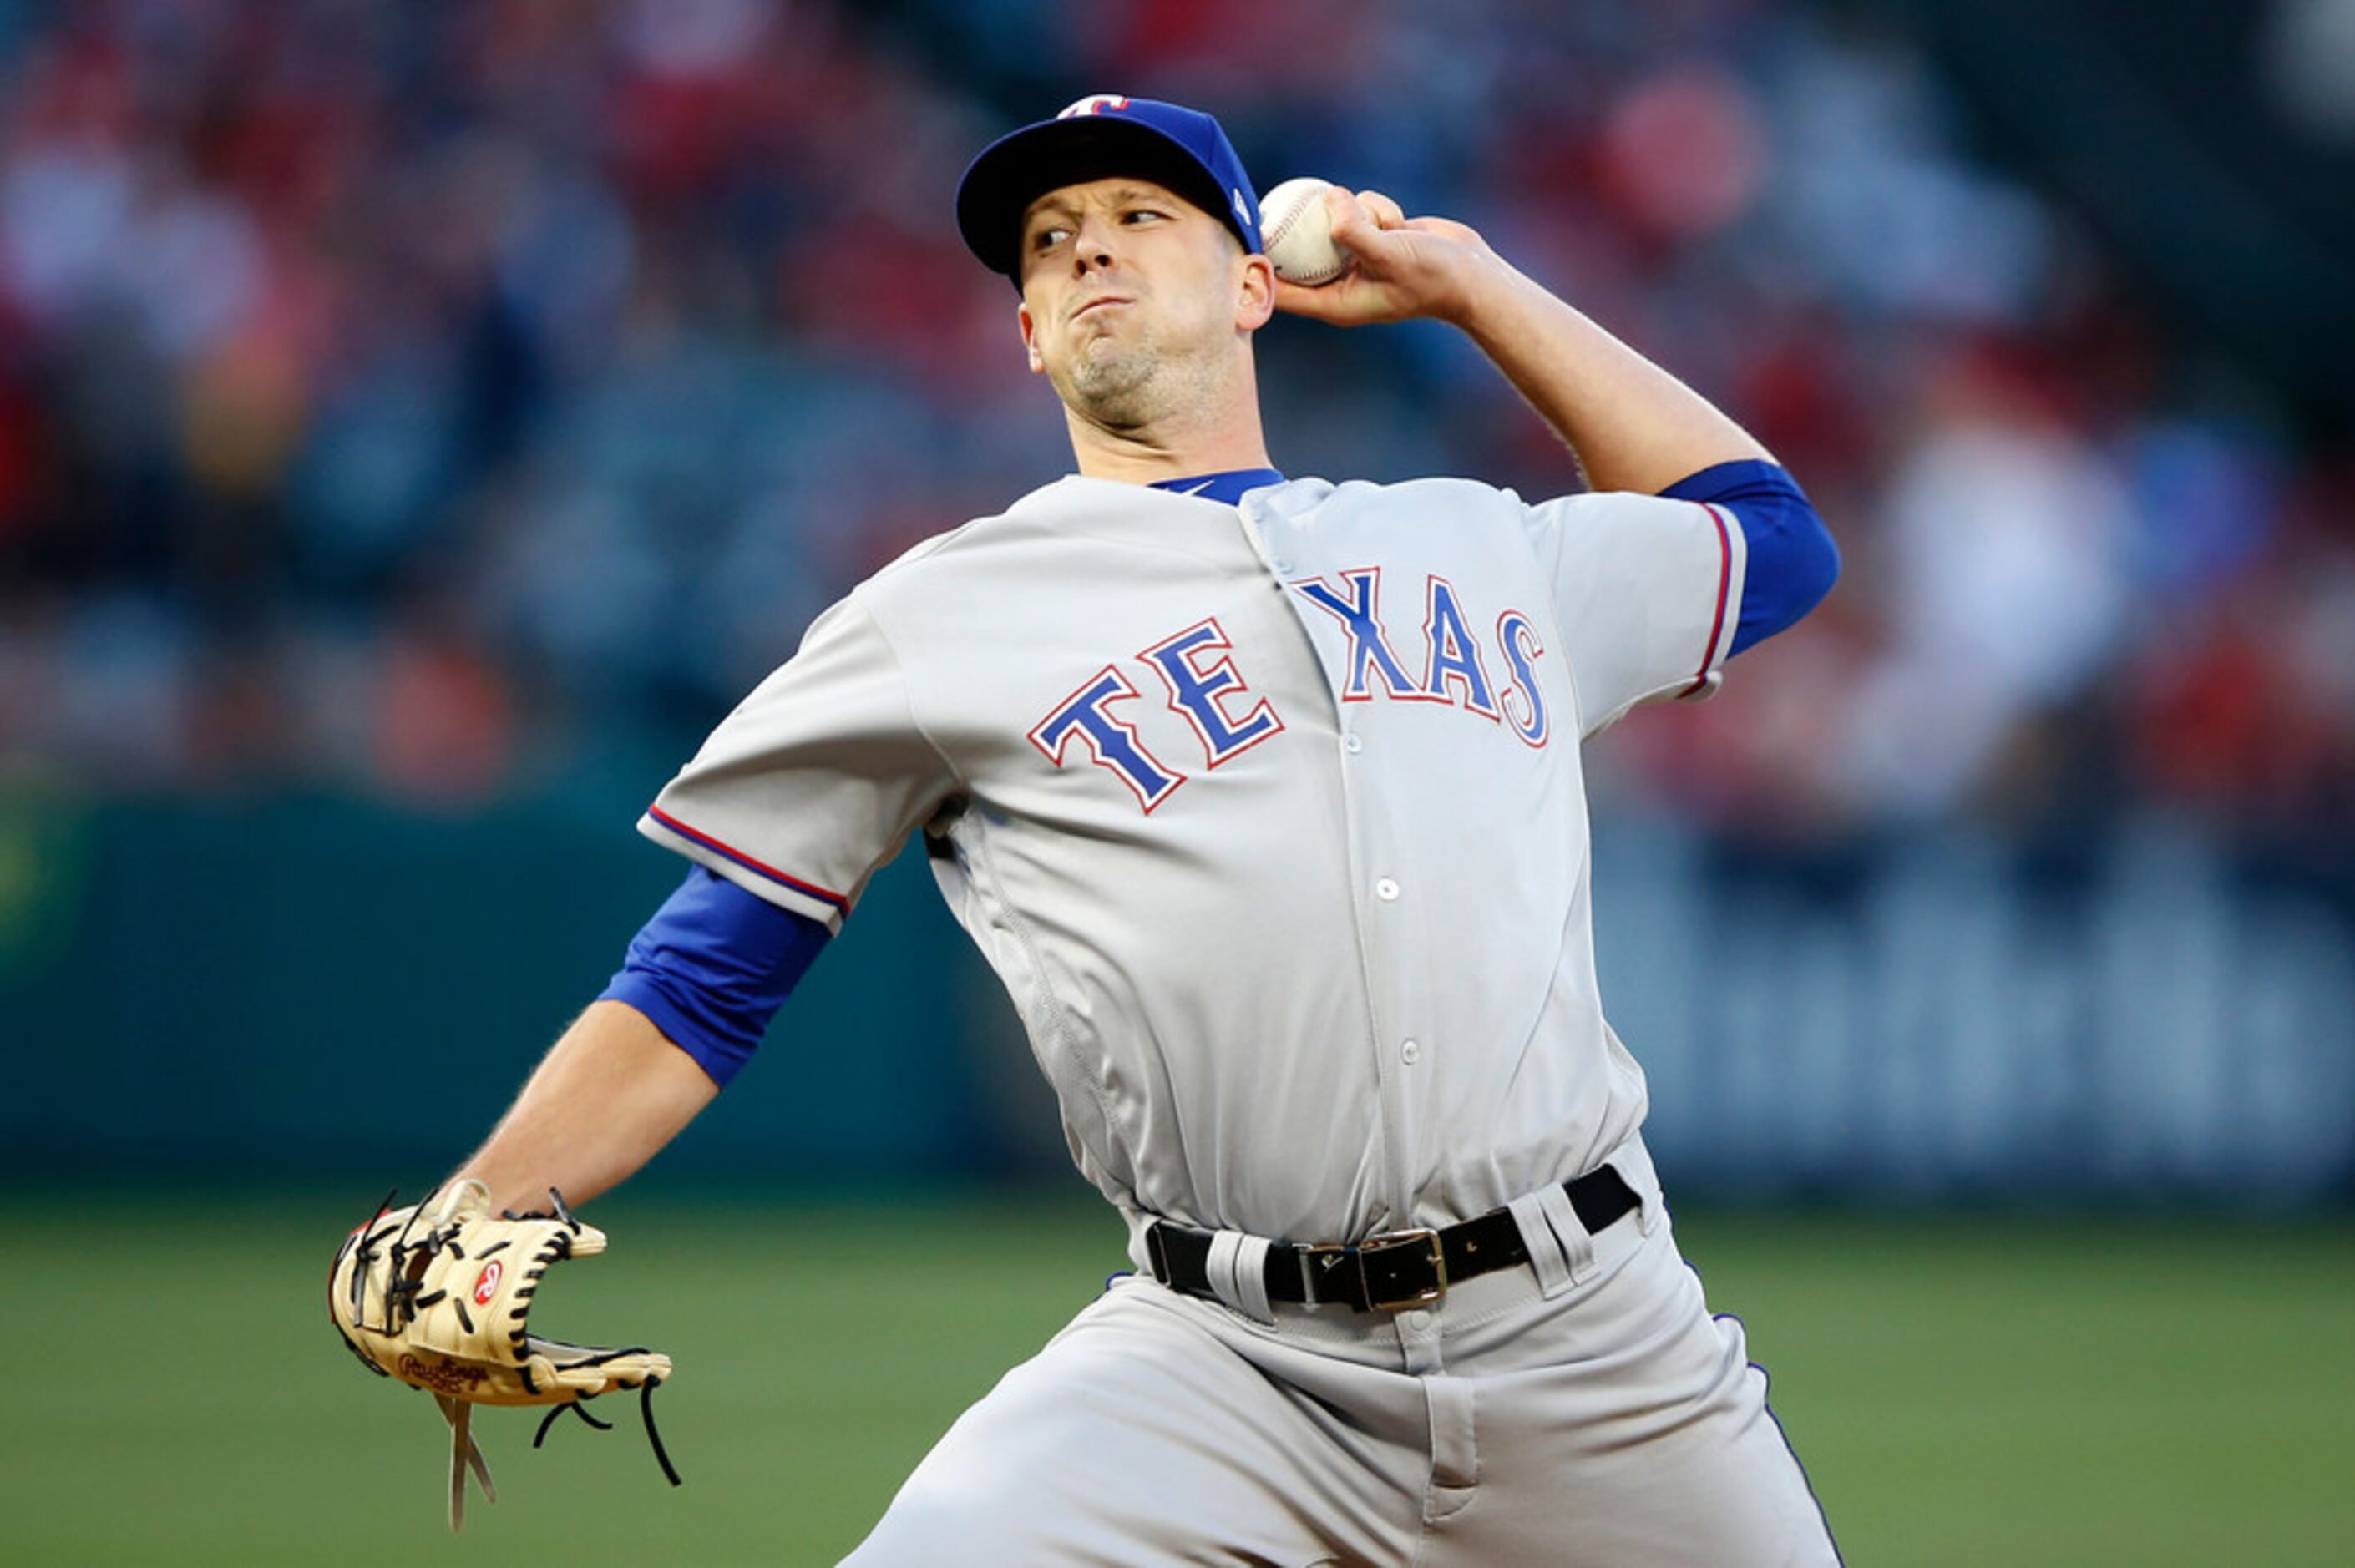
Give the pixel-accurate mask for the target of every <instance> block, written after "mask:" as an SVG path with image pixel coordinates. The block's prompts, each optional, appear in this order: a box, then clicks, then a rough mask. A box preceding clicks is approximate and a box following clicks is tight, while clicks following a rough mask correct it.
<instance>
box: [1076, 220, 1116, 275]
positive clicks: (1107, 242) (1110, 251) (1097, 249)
mask: <svg viewBox="0 0 2355 1568" xmlns="http://www.w3.org/2000/svg"><path fill="white" fill-rule="evenodd" d="M1118 234H1119V229H1118V228H1115V227H1114V225H1113V224H1112V223H1111V222H1110V221H1109V220H1108V219H1106V218H1104V217H1100V216H1097V215H1095V214H1089V215H1086V216H1084V217H1082V218H1081V219H1080V227H1079V229H1078V231H1077V232H1076V233H1074V234H1073V235H1072V236H1071V257H1072V260H1073V264H1074V265H1075V266H1077V267H1078V268H1079V270H1081V272H1082V273H1085V272H1087V271H1089V270H1103V269H1105V268H1110V267H1116V266H1118V265H1119V264H1120V250H1119V248H1118V246H1117V245H1116V244H1114V239H1115V238H1116V237H1117V236H1118Z"/></svg>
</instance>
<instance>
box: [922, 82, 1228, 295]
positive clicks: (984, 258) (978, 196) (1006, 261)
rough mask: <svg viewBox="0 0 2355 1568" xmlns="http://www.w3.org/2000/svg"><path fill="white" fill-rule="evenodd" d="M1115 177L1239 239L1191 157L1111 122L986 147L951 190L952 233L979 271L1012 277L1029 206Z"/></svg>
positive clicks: (1158, 137) (1082, 122)
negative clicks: (1155, 192)
mask: <svg viewBox="0 0 2355 1568" xmlns="http://www.w3.org/2000/svg"><path fill="white" fill-rule="evenodd" d="M1116 175H1136V176H1138V177H1140V178H1143V179H1148V180H1151V181H1153V182H1154V183H1155V184H1156V185H1165V186H1167V188H1169V189H1170V190H1173V191H1175V192H1177V194H1178V195H1179V196H1184V197H1185V198H1186V199H1187V200H1188V201H1189V202H1192V203H1193V204H1194V205H1195V206H1196V207H1200V208H1201V209H1202V210H1203V211H1204V212H1207V213H1209V214H1210V215H1211V216H1212V217H1216V218H1219V219H1220V221H1222V222H1224V223H1225V224H1226V225H1227V227H1228V228H1230V229H1231V230H1234V232H1235V233H1236V234H1237V235H1238V237H1240V236H1241V230H1240V229H1236V228H1235V224H1234V220H1233V218H1232V217H1231V216H1230V215H1229V214H1228V211H1227V194H1226V192H1224V191H1222V190H1220V188H1219V186H1218V182H1217V181H1215V180H1213V179H1212V178H1211V177H1210V175H1209V170H1207V169H1205V168H1204V167H1203V166H1202V164H1201V163H1200V161H1199V159H1197V158H1196V157H1195V156H1194V154H1192V153H1190V152H1188V150H1187V149H1186V147H1185V146H1184V145H1183V144H1182V143H1179V142H1178V141H1177V139H1176V138H1175V137H1172V136H1169V135H1167V134H1166V133H1164V132H1161V131H1158V130H1156V129H1155V128H1154V127H1152V126H1150V125H1146V124H1142V123H1140V122H1136V121H1134V120H1122V119H1118V118H1115V117H1114V116H1112V115H1088V116H1074V117H1073V118H1071V119H1070V120H1050V121H1047V122H1043V123H1041V124H1038V125H1030V126H1026V127H1024V128H1023V129H1022V130H1019V131H1017V132H1013V133H1012V134H1011V135H1008V136H1005V137H1002V138H1000V139H999V140H998V141H996V142H994V143H991V144H990V145H989V146H988V147H987V148H986V149H984V150H983V152H982V154H981V156H979V157H977V158H975V160H974V161H973V166H972V167H971V168H969V169H967V170H966V171H965V175H964V183H963V184H961V185H959V186H958V187H957V204H956V210H957V229H958V231H959V232H960V233H962V234H963V235H964V242H965V247H966V249H969V250H971V251H972V252H973V253H974V254H975V256H977V257H979V258H980V259H981V264H982V265H983V266H985V267H986V268H988V269H989V270H991V271H993V272H1003V273H1005V274H1006V275H1007V277H1009V278H1017V277H1019V276H1020V273H1021V260H1022V217H1023V215H1024V214H1025V213H1027V212H1028V211H1029V210H1030V204H1031V203H1032V202H1034V201H1037V200H1038V199H1039V197H1040V196H1045V195H1046V194H1047V193H1048V192H1049V191H1051V190H1056V189H1059V188H1060V187H1061V186H1064V185H1079V184H1082V183H1083V182H1085V181H1088V180H1102V179H1110V178H1113V177H1114V176H1116ZM1245 243H1249V242H1248V241H1245Z"/></svg>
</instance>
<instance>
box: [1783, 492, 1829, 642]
mask: <svg viewBox="0 0 2355 1568" xmlns="http://www.w3.org/2000/svg"><path fill="white" fill-rule="evenodd" d="M1792 533H1793V535H1795V536H1794V537H1793V539H1792V541H1791V556H1792V560H1791V566H1790V572H1791V578H1792V586H1791V598H1792V600H1793V602H1794V603H1795V604H1796V607H1797V608H1796V611H1795V612H1794V613H1793V615H1792V617H1791V619H1792V620H1799V619H1800V618H1801V617H1803V616H1805V615H1806V614H1807V613H1808V612H1809V611H1810V610H1813V609H1815V608H1816V606H1817V605H1819V604H1821V603H1823V602H1824V600H1825V599H1826V598H1828V596H1829V595H1830V593H1831V591H1832V587H1833V585H1834V584H1836V583H1838V581H1839V575H1840V551H1839V541H1838V540H1837V539H1835V538H1833V537H1832V531H1831V530H1830V529H1829V528H1827V527H1826V526H1824V520H1823V517H1822V516H1821V515H1820V514H1818V513H1817V511H1816V509H1815V508H1814V507H1813V506H1809V507H1808V508H1807V509H1806V523H1805V524H1804V525H1802V526H1800V527H1796V528H1794V529H1793V530H1792Z"/></svg>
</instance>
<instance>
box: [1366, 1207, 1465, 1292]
mask: <svg viewBox="0 0 2355 1568" xmlns="http://www.w3.org/2000/svg"><path fill="white" fill-rule="evenodd" d="M1403 1247H1421V1248H1423V1249H1424V1252H1425V1255H1427V1256H1428V1257H1429V1258H1430V1259H1431V1283H1430V1284H1429V1285H1426V1286H1422V1287H1418V1288H1416V1289H1415V1290H1414V1291H1413V1292H1412V1293H1411V1294H1409V1295H1405V1296H1399V1297H1377V1296H1376V1295H1375V1294H1374V1281H1373V1277H1372V1276H1371V1275H1369V1274H1368V1273H1367V1272H1366V1259H1367V1258H1369V1257H1372V1256H1379V1255H1382V1254H1384V1253H1392V1252H1397V1251H1399V1250H1400V1249H1401V1248H1403ZM1358 1278H1359V1283H1360V1284H1361V1285H1362V1286H1363V1287H1365V1293H1366V1308H1367V1310H1368V1311H1372V1312H1393V1311H1396V1310H1397V1309H1398V1308H1401V1307H1421V1306H1424V1305H1427V1304H1428V1303H1430V1302H1433V1301H1436V1300H1438V1299H1439V1298H1441V1297H1443V1296H1444V1295H1446V1294H1447V1255H1446V1254H1445V1253H1444V1252H1443V1251H1442V1250H1441V1249H1440V1245H1439V1233H1438V1232H1437V1231H1435V1230H1433V1229H1432V1228H1431V1227H1429V1226H1428V1225H1423V1226H1418V1227H1416V1228H1414V1229H1412V1230H1404V1231H1384V1232H1383V1233H1382V1234H1380V1235H1373V1236H1368V1237H1367V1238H1366V1239H1365V1240H1364V1241H1362V1242H1359V1244H1358Z"/></svg>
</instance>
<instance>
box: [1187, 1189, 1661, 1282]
mask: <svg viewBox="0 0 2355 1568" xmlns="http://www.w3.org/2000/svg"><path fill="white" fill-rule="evenodd" d="M1561 1189H1562V1191H1563V1192H1566V1193H1567V1194H1569V1197H1570V1207H1571V1211H1572V1213H1575V1214H1577V1216H1578V1223H1579V1224H1582V1225H1584V1226H1585V1227H1586V1231H1587V1234H1589V1235H1593V1234H1595V1233H1596V1232H1598V1231H1600V1230H1602V1229H1603V1227H1604V1226H1605V1225H1607V1224H1611V1223H1612V1222H1613V1221H1614V1220H1617V1219H1619V1218H1621V1217H1622V1216H1624V1215H1625V1214H1626V1213H1628V1212H1629V1211H1630V1210H1632V1209H1634V1208H1635V1207H1636V1205H1637V1203H1638V1202H1641V1200H1639V1199H1638V1198H1637V1197H1636V1190H1635V1189H1634V1188H1633V1187H1630V1186H1628V1185H1627V1181H1626V1179H1625V1177H1623V1176H1621V1175H1620V1174H1619V1172H1618V1171H1614V1170H1613V1169H1612V1168H1611V1167H1610V1166H1608V1165H1598V1166H1596V1167H1595V1168H1594V1169H1593V1170H1592V1171H1588V1172H1587V1173H1586V1174H1585V1175H1583V1176H1581V1177H1578V1178H1577V1179H1576V1180H1574V1181H1565V1182H1563V1183H1562V1184H1561ZM1211 1236H1212V1233H1211V1232H1209V1231H1197V1230H1189V1229H1188V1228H1187V1227H1186V1226H1184V1225H1173V1224H1170V1223H1169V1222H1168V1221H1167V1220H1156V1221H1154V1222H1153V1224H1151V1225H1150V1226H1148V1227H1147V1228H1146V1233H1145V1247H1146V1255H1148V1256H1149V1257H1150V1258H1151V1260H1152V1263H1153V1272H1154V1275H1155V1276H1156V1277H1157V1278H1159V1279H1160V1281H1161V1283H1163V1284H1164V1285H1167V1286H1168V1287H1170V1288H1171V1289H1173V1290H1183V1291H1186V1292H1188V1293H1189V1294H1191V1295H1195V1296H1208V1297H1210V1298H1212V1299H1214V1300H1215V1299H1216V1298H1217V1295H1218V1293H1217V1292H1216V1291H1214V1290H1212V1289H1211V1288H1210V1275H1209V1263H1210V1240H1211ZM1527 1262H1529V1248H1528V1247H1527V1246H1525V1245H1522V1242H1521V1227H1520V1226H1519V1225H1518V1224H1516V1223H1515V1222H1514V1219H1513V1215H1512V1211H1511V1210H1509V1209H1491V1210H1489V1211H1488V1212H1487V1213H1485V1214H1482V1215H1481V1216H1480V1217H1479V1218H1477V1219H1473V1220H1465V1222H1464V1223H1463V1224H1454V1225H1450V1226H1448V1227H1447V1228H1446V1229H1445V1230H1437V1231H1435V1230H1430V1229H1422V1230H1411V1231H1389V1232H1386V1233H1384V1234H1381V1235H1378V1236H1369V1237H1367V1238H1366V1239H1365V1240H1364V1241H1361V1242H1358V1243H1355V1244H1348V1243H1338V1242H1336V1243H1324V1244H1302V1243H1284V1242H1278V1243H1276V1244H1275V1245H1273V1246H1271V1247H1269V1248H1268V1249H1267V1275H1266V1277H1267V1298H1268V1299H1269V1300H1270V1301H1300V1302H1306V1303H1308V1304H1310V1305H1313V1306H1324V1305H1327V1304H1333V1303H1337V1304H1340V1305H1343V1306H1348V1307H1354V1308H1357V1309H1358V1310H1359V1311H1360V1312H1370V1311H1391V1310H1394V1309H1396V1308H1401V1307H1417V1306H1422V1305H1423V1304H1425V1303H1427V1302H1432V1301H1436V1300H1438V1299H1439V1298H1441V1297H1443V1296H1444V1295H1446V1294H1447V1287H1449V1286H1450V1285H1454V1284H1461V1283H1462V1282H1463V1281H1465V1280H1466V1279H1470V1278H1473V1277H1476V1276H1477V1275H1483V1274H1487V1273H1489V1272H1491V1271H1492V1270H1495V1269H1499V1268H1510V1267H1512V1266H1514V1265H1515V1264H1520V1263H1527Z"/></svg>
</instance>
